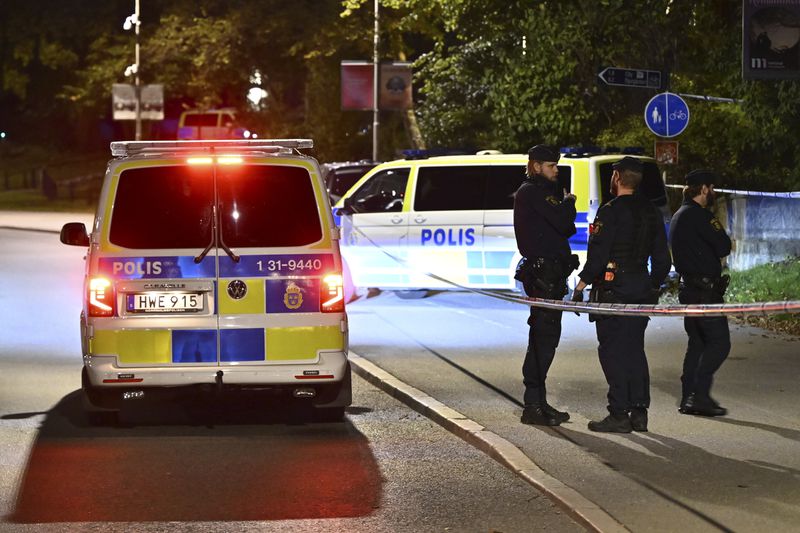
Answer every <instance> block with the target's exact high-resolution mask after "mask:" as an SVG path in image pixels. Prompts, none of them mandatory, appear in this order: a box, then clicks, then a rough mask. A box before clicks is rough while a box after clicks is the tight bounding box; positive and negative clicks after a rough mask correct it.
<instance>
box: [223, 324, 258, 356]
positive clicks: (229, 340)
mask: <svg viewBox="0 0 800 533" xmlns="http://www.w3.org/2000/svg"><path fill="white" fill-rule="evenodd" d="M219 335H220V336H219V350H220V353H219V360H220V361H225V362H234V361H263V360H265V359H266V352H265V351H264V349H265V342H264V330H263V329H262V328H244V329H223V330H220V332H219Z"/></svg>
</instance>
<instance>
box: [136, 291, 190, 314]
mask: <svg viewBox="0 0 800 533" xmlns="http://www.w3.org/2000/svg"><path fill="white" fill-rule="evenodd" d="M127 309H128V312H129V313H173V312H196V311H202V310H203V293H201V292H177V291H163V292H162V291H159V292H135V293H132V294H128V300H127Z"/></svg>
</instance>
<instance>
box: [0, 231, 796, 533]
mask: <svg viewBox="0 0 800 533" xmlns="http://www.w3.org/2000/svg"><path fill="white" fill-rule="evenodd" d="M0 225H2V224H0ZM0 238H2V242H3V243H4V253H3V255H1V256H0V274H2V275H1V276H0V316H1V317H2V323H3V324H4V325H5V326H6V331H7V332H8V333H7V334H4V335H3V336H2V337H1V338H0V449H2V464H1V465H0V514H2V515H5V517H6V518H5V519H6V522H4V523H0V529H5V528H11V529H13V530H15V531H16V530H27V529H29V528H32V527H33V528H34V529H36V528H39V527H42V526H30V525H28V524H29V523H45V524H49V525H52V524H53V523H54V522H53V521H54V520H55V521H58V523H64V522H66V523H67V524H74V523H81V524H83V522H86V521H88V522H89V523H92V524H95V523H103V527H104V528H105V527H109V524H112V525H113V524H118V527H119V529H120V530H122V529H125V525H124V524H128V523H122V522H120V520H133V521H137V522H140V524H139V527H140V528H149V529H151V530H153V531H158V530H160V529H166V528H167V526H166V525H165V524H164V522H163V521H164V520H176V521H178V522H181V521H183V520H187V523H189V522H188V521H189V520H190V521H191V522H195V521H203V525H204V528H206V527H207V528H208V529H211V530H220V531H222V530H238V529H254V530H264V529H271V528H273V527H274V528H276V529H280V528H282V527H283V528H285V527H287V526H286V524H287V522H285V520H286V519H288V518H290V517H294V519H292V521H291V522H290V524H291V527H292V529H293V530H309V531H310V530H312V529H313V530H319V529H326V530H355V531H384V530H385V531H405V530H409V531H411V530H423V531H428V530H431V531H433V530H444V529H445V528H447V527H450V528H451V530H454V531H487V530H491V529H495V530H498V531H505V532H509V531H530V530H531V529H534V530H536V529H545V528H547V529H554V530H557V531H561V530H574V529H575V528H576V527H577V526H576V525H575V523H574V522H572V521H570V520H569V519H568V518H567V517H566V516H565V515H563V514H558V510H557V509H556V508H555V507H554V506H553V504H552V503H551V502H550V501H549V500H547V499H546V498H544V497H543V496H542V495H541V493H539V492H537V491H536V490H534V489H532V488H531V487H530V486H529V485H526V484H525V483H524V482H522V481H521V480H520V478H518V477H515V476H514V475H513V474H512V473H511V472H510V471H506V470H505V469H504V468H502V467H501V466H500V465H499V464H498V463H496V462H494V461H493V460H492V459H489V458H488V457H487V456H485V455H483V454H482V453H480V452H478V451H476V450H475V449H473V448H471V447H470V446H468V445H467V444H466V443H464V442H463V441H460V440H459V439H458V438H457V437H455V436H454V435H451V434H449V433H447V432H445V431H444V430H443V429H442V428H440V427H439V426H437V425H435V424H432V423H431V422H430V421H428V420H427V419H425V418H424V417H421V416H420V415H418V414H416V413H414V412H413V411H411V410H409V409H408V408H407V407H406V406H404V405H403V404H399V403H398V402H396V401H395V400H393V399H391V398H389V397H388V396H387V395H386V394H384V393H383V392H380V391H378V390H377V389H375V388H373V387H372V386H371V385H368V384H367V383H365V382H364V381H362V380H360V379H356V380H355V399H354V406H353V407H352V408H351V409H349V410H348V415H347V422H346V423H345V424H344V425H329V424H303V423H300V424H296V423H294V422H293V421H292V419H291V418H285V417H280V416H279V417H268V416H265V415H263V414H260V413H259V412H258V411H253V410H252V407H249V409H250V410H249V411H248V406H247V405H245V406H242V405H239V406H238V407H237V405H236V404H235V403H234V404H233V406H231V405H228V404H225V405H215V406H212V407H211V408H204V409H201V408H200V406H192V405H189V406H174V407H172V408H170V409H164V410H161V411H160V412H158V414H157V415H153V414H152V413H150V412H149V411H146V410H142V411H140V412H138V413H137V412H133V413H132V414H131V415H129V416H128V417H126V420H125V421H126V424H125V425H124V426H123V427H121V428H115V429H97V428H88V427H86V426H85V424H84V423H83V421H82V418H81V417H80V414H79V412H78V405H77V399H76V389H77V387H78V378H77V370H78V369H79V365H80V363H79V359H78V356H77V354H78V353H79V346H78V337H77V309H78V304H77V303H76V302H77V301H78V300H79V298H80V278H81V275H82V271H81V268H82V267H81V261H80V259H81V255H82V253H83V251H82V250H80V249H77V248H69V247H65V246H60V245H58V243H57V237H56V236H55V235H53V234H45V233H34V232H23V231H8V230H3V229H0ZM348 315H349V317H350V327H351V339H350V340H351V348H352V350H353V352H355V353H357V354H359V355H361V356H362V357H364V358H366V359H367V360H369V361H371V362H373V363H375V364H377V365H378V366H380V367H381V368H383V369H385V370H387V371H389V372H391V373H392V374H394V375H395V376H397V377H398V378H399V379H401V380H403V381H405V382H406V383H408V384H410V385H412V386H414V387H416V388H418V389H420V390H422V391H424V392H425V393H427V394H429V395H431V396H433V397H434V398H436V399H438V400H439V401H441V402H444V403H445V404H446V405H448V406H450V407H452V408H453V409H456V410H458V411H459V412H461V413H463V414H465V415H466V416H468V417H470V418H471V419H473V420H475V421H476V422H477V423H479V424H481V425H483V426H484V427H486V428H487V429H488V430H491V431H492V432H494V433H496V434H497V435H499V436H501V437H503V438H505V439H507V440H508V441H510V442H511V443H512V444H513V445H515V446H517V447H518V448H519V449H520V450H521V451H522V452H524V453H525V454H526V455H527V456H528V457H529V458H530V459H532V460H533V461H534V462H535V463H536V464H538V465H539V466H540V467H541V468H542V469H543V470H544V471H545V472H547V473H548V474H549V475H551V476H553V477H554V478H556V479H558V480H560V481H562V482H563V483H565V484H567V485H568V486H569V487H572V488H573V489H575V490H576V491H578V492H579V493H580V494H582V495H583V496H584V497H586V498H588V499H589V500H591V501H592V502H594V503H595V504H597V505H599V506H601V507H602V508H603V509H605V510H606V511H607V512H608V513H609V514H611V515H612V516H613V517H614V518H615V519H617V520H618V521H620V522H621V523H623V524H625V526H626V527H628V528H629V529H630V530H632V531H651V530H658V531H720V530H722V531H762V530H770V531H796V530H797V524H798V523H800V415H798V411H797V407H796V406H797V404H798V400H799V399H800V388H799V387H798V386H797V377H798V375H800V359H799V358H798V357H797V353H798V349H797V348H798V342H797V339H795V338H789V337H785V336H781V335H777V334H772V333H769V332H765V331H763V330H760V329H755V328H751V327H747V326H743V325H735V324H734V325H732V340H733V350H732V352H731V356H730V358H729V360H728V361H727V362H726V363H725V365H724V366H723V367H722V369H721V370H720V372H719V373H718V376H717V383H716V385H715V389H714V393H715V397H716V398H717V399H718V400H719V401H720V402H721V403H722V404H723V405H725V406H726V407H728V408H729V410H730V415H729V416H728V417H725V418H716V419H708V418H699V417H690V416H685V415H680V414H679V413H678V412H677V409H676V407H677V403H678V397H679V393H680V385H679V375H680V366H681V361H682V353H683V350H684V347H685V333H684V332H683V328H682V324H681V320H680V319H677V318H658V319H654V320H652V321H651V323H650V326H649V328H648V335H647V351H648V355H649V361H650V368H651V381H652V396H653V405H652V408H651V413H650V415H651V416H650V432H649V433H646V434H641V433H634V434H630V435H600V434H595V433H591V432H589V431H588V430H587V429H586V423H587V421H588V420H589V419H596V418H598V417H601V416H604V414H605V389H606V385H605V381H604V379H603V376H602V372H601V370H600V366H599V363H598V361H597V356H596V341H595V337H594V332H593V327H592V326H591V325H590V324H589V323H588V322H587V320H586V317H576V316H574V315H572V314H565V315H564V335H563V337H562V341H561V345H560V347H559V351H558V354H557V356H556V360H555V363H554V365H553V368H552V370H551V375H550V379H549V382H548V385H549V390H550V398H551V403H553V404H554V405H556V406H557V407H559V408H566V409H568V410H569V411H570V412H571V413H572V420H571V421H570V422H569V423H567V424H564V425H563V426H562V427H560V428H556V429H548V428H539V427H531V426H524V425H522V424H520V423H519V415H520V412H521V405H520V403H519V399H520V398H521V392H522V388H521V383H520V380H521V378H520V367H521V364H522V358H523V352H524V348H525V343H526V341H527V330H526V325H525V320H526V317H527V310H526V309H525V308H524V307H519V306H517V305H516V304H511V303H507V302H502V301H497V300H493V299H490V298H487V297H484V296H479V295H472V294H468V293H438V294H435V295H433V296H432V297H429V298H425V299H422V300H401V299H399V298H397V297H396V296H395V295H394V294H392V293H382V294H378V295H376V296H374V297H370V298H362V299H361V300H358V301H356V302H354V303H352V304H350V305H349V306H348ZM31 317H35V318H31ZM240 411H241V414H240ZM223 442H224V443H225V444H224V446H221V445H220V444H221V443H223ZM331 442H335V443H337V444H336V447H337V450H338V451H337V452H336V453H337V457H342V458H343V461H344V462H346V464H347V465H348V467H349V468H348V470H347V472H348V473H349V474H350V475H354V476H356V477H357V479H359V483H358V486H359V487H368V488H367V489H365V490H363V491H360V492H358V491H356V492H355V493H354V494H353V496H352V497H351V498H349V499H348V498H343V499H339V500H338V503H337V504H336V505H333V504H332V505H329V506H327V507H325V505H324V503H325V502H327V501H329V499H327V498H325V497H324V496H320V494H322V492H323V491H324V490H325V486H324V484H320V483H318V482H316V480H317V478H319V477H320V476H323V475H324V474H325V472H323V473H319V472H317V471H316V470H314V469H313V466H314V465H318V464H320V462H322V463H324V464H325V465H326V466H325V468H326V469H327V468H334V466H331V465H330V462H325V461H323V459H324V458H325V457H326V455H325V453H322V452H320V450H319V447H320V443H331ZM292 449H294V450H297V449H301V450H302V452H301V454H302V459H304V461H303V462H302V463H301V462H297V463H293V464H294V465H295V466H296V468H298V469H300V470H301V471H302V470H303V469H305V468H308V470H307V471H310V472H312V473H311V474H309V476H308V477H313V476H317V478H314V479H313V480H312V481H310V482H308V483H301V482H297V481H296V479H295V478H294V477H292V476H288V475H286V472H285V471H283V470H281V468H282V465H284V464H285V462H286V458H287V457H289V452H288V451H287V450H292ZM175 450H180V452H176V451H175ZM264 450H268V451H269V453H268V454H267V455H268V457H264ZM325 450H326V453H327V448H325ZM271 458H274V459H275V460H274V461H272V460H271ZM306 463H308V464H306ZM54 464H55V465H58V466H57V467H53V465H54ZM87 465H88V468H87ZM337 465H338V463H337ZM338 466H341V465H338ZM338 466H336V467H338ZM259 472H265V473H267V474H265V475H264V476H258V475H257V474H258V473H259ZM51 476H56V477H55V478H52V477H51ZM282 476H283V477H282ZM273 477H274V479H275V481H276V482H275V484H269V482H268V481H265V479H264V478H270V479H272V478H273ZM335 477H336V476H335ZM75 478H77V480H75ZM54 479H58V480H64V481H63V482H62V481H60V482H59V483H55V484H54V483H53V480H54ZM239 479H242V480H246V481H247V482H246V483H243V484H238V483H236V481H235V480H239ZM337 479H338V477H337ZM70 480H73V481H72V482H70ZM176 480H178V481H176ZM232 480H233V481H232ZM287 480H291V481H287ZM376 480H377V481H376ZM70 483H71V484H70ZM51 485H52V486H51ZM95 486H100V487H103V489H105V490H104V491H98V490H96V489H95ZM59 487H62V488H59ZM275 487H280V490H276V489H275ZM182 489H186V490H188V491H189V492H188V494H183V493H182V492H181V490H182ZM291 490H297V491H298V493H297V494H300V492H299V491H311V492H310V493H311V494H315V495H317V497H316V498H309V500H311V503H309V504H308V505H300V504H297V499H298V498H300V496H298V497H297V498H292V497H290V496H285V497H284V494H291V492H288V493H287V492H285V491H291ZM90 491H92V493H93V494H94V495H95V497H94V498H86V497H82V498H80V499H79V498H78V496H77V495H80V494H85V493H87V492H90ZM263 494H276V495H280V497H279V498H277V499H275V498H270V499H269V501H267V499H265V498H264V497H263ZM303 494H305V492H304V493H303ZM327 494H328V493H326V495H327ZM355 494H358V496H355ZM98 495H102V497H100V496H98ZM123 496H124V497H123ZM17 497H18V498H17ZM15 498H17V499H15ZM127 498H129V499H130V501H133V502H146V504H144V505H141V506H138V505H134V506H131V505H128V501H129V500H128V499H127ZM162 499H163V501H162ZM45 501H46V502H47V503H45ZM53 501H55V502H57V504H54V503H53ZM197 501H202V502H204V503H203V504H202V505H197V504H196V502H197ZM276 502H280V503H276ZM376 502H377V503H376ZM303 503H304V504H305V503H307V502H305V501H303ZM292 505H295V507H292ZM375 505H377V507H375ZM348 506H349V507H348ZM301 508H302V510H300V509H301ZM82 509H83V510H82ZM87 509H88V510H87ZM132 509H133V510H132ZM343 509H349V511H343ZM370 509H371V510H370ZM223 511H224V512H225V513H227V514H223ZM348 512H349V513H351V514H347V515H346V513H348ZM97 513H99V514H97ZM270 513H271V514H270ZM292 513H295V514H292ZM345 515H346V516H345ZM191 516H194V518H189V517H191ZM245 520H246V522H245ZM141 522H146V524H142V523H141ZM49 525H46V526H44V527H45V528H47V527H50V526H49ZM128 525H129V524H128Z"/></svg>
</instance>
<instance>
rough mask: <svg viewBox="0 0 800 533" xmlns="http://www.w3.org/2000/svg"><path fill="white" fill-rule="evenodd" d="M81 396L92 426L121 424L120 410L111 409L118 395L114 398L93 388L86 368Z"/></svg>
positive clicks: (82, 379)
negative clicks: (110, 405)
mask: <svg viewBox="0 0 800 533" xmlns="http://www.w3.org/2000/svg"><path fill="white" fill-rule="evenodd" d="M81 396H82V404H83V411H84V413H86V420H87V422H88V423H89V425H90V426H116V425H117V424H118V423H119V409H113V408H110V407H109V404H111V403H114V400H116V396H117V395H114V397H113V398H112V396H111V395H109V394H107V393H105V391H101V390H98V388H97V387H94V386H92V383H91V382H90V381H89V374H88V372H87V371H86V367H83V369H82V370H81Z"/></svg>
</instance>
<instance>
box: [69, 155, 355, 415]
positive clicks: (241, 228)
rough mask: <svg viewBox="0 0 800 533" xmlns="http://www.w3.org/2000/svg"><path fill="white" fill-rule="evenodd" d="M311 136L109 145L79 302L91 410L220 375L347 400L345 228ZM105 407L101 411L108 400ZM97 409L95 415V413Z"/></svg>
mask: <svg viewBox="0 0 800 533" xmlns="http://www.w3.org/2000/svg"><path fill="white" fill-rule="evenodd" d="M310 146H311V142H310V141H308V140H262V141H177V142H171V141H139V142H124V143H112V154H113V155H115V156H116V159H114V160H112V161H111V162H110V163H109V167H108V171H107V174H106V179H105V182H104V185H103V189H102V192H101V196H100V203H99V206H98V210H97V214H96V217H95V221H94V224H93V227H92V231H91V233H90V234H89V235H87V234H86V230H85V228H84V227H83V225H82V224H74V223H73V224H68V225H66V226H65V227H64V229H63V230H62V241H63V242H65V243H67V244H77V245H86V246H88V247H89V253H88V254H87V262H86V283H85V285H86V287H85V290H86V299H85V303H84V310H83V313H82V314H81V331H82V341H83V342H82V345H83V355H84V374H83V388H84V392H85V398H86V402H85V403H86V405H87V408H88V409H89V410H90V412H91V413H93V414H94V415H96V414H97V413H99V412H106V413H108V412H114V411H116V410H118V409H119V408H120V407H121V406H122V405H123V402H122V400H123V399H124V398H138V397H141V396H151V395H155V394H158V393H160V392H163V391H165V390H166V389H170V391H171V392H175V390H176V389H179V388H181V387H187V386H193V385H208V384H213V385H215V386H217V387H223V388H224V387H229V388H259V389H264V388H269V389H276V390H279V391H285V392H288V393H291V394H293V395H294V396H295V397H298V398H308V399H310V400H309V401H311V403H313V404H314V406H315V407H316V408H317V411H318V412H319V413H320V415H321V416H324V417H327V418H333V419H336V418H341V416H342V415H343V413H344V408H345V407H346V406H347V405H349V403H350V401H351V400H350V398H351V393H350V366H349V363H348V361H347V317H346V314H345V310H344V298H343V285H342V260H341V256H340V254H339V246H338V230H337V229H336V227H335V225H334V224H333V219H332V216H331V213H330V209H329V208H328V206H329V203H328V199H327V195H326V192H325V188H324V186H323V183H322V180H321V178H320V172H319V167H318V165H317V162H316V161H315V160H314V159H312V158H310V157H306V156H303V155H299V153H297V150H298V149H301V148H309V147H310ZM103 410H105V411H103ZM98 416H99V415H97V416H95V418H97V417H98Z"/></svg>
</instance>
